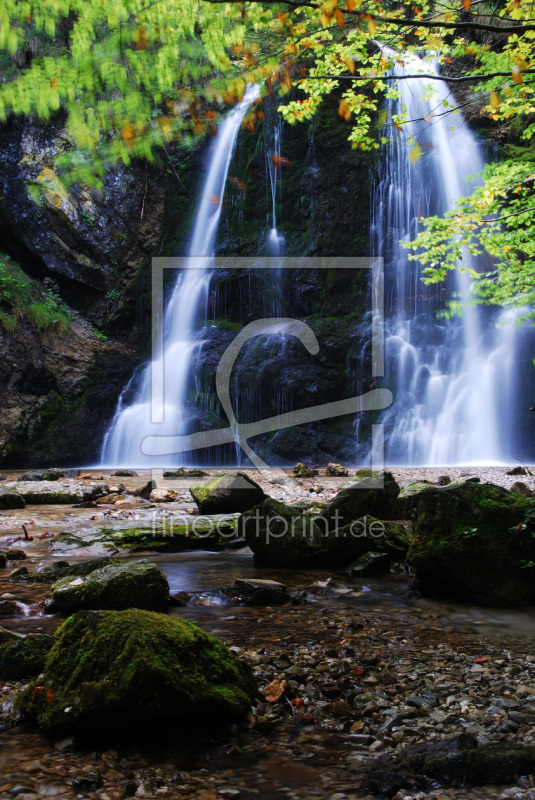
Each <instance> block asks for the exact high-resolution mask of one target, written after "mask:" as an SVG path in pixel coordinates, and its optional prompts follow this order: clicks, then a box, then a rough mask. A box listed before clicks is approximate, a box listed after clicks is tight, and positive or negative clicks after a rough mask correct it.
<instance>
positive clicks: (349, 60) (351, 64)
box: [345, 56, 355, 75]
mask: <svg viewBox="0 0 535 800" xmlns="http://www.w3.org/2000/svg"><path fill="white" fill-rule="evenodd" d="M345 64H346V67H347V69H348V70H349V72H350V73H351V74H352V75H353V73H354V72H355V62H354V61H353V59H352V58H351V56H346V57H345Z"/></svg>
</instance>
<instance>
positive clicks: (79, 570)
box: [9, 558, 119, 583]
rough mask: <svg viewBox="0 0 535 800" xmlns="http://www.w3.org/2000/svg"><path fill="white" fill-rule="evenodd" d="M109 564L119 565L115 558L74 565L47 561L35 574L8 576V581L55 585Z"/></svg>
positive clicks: (66, 562)
mask: <svg viewBox="0 0 535 800" xmlns="http://www.w3.org/2000/svg"><path fill="white" fill-rule="evenodd" d="M109 564H115V565H119V561H117V559H116V558H92V559H90V560H89V561H79V562H78V563H76V564H69V562H68V561H64V560H60V561H49V562H48V563H45V564H43V565H42V566H40V567H38V569H37V572H28V571H26V572H19V573H18V574H16V575H14V574H13V573H11V574H10V576H9V578H10V580H15V581H19V582H21V583H55V582H56V581H59V580H60V579H61V578H67V577H70V578H78V577H82V578H84V577H85V576H86V575H89V574H90V573H91V572H95V570H97V569H102V567H107V566H108V565H109Z"/></svg>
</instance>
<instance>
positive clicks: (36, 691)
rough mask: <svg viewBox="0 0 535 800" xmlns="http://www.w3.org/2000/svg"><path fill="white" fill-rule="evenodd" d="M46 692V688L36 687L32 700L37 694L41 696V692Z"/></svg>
mask: <svg viewBox="0 0 535 800" xmlns="http://www.w3.org/2000/svg"><path fill="white" fill-rule="evenodd" d="M44 690H45V687H44V686H35V687H34V690H33V692H32V700H33V698H34V697H35V696H36V695H37V694H39V692H44Z"/></svg>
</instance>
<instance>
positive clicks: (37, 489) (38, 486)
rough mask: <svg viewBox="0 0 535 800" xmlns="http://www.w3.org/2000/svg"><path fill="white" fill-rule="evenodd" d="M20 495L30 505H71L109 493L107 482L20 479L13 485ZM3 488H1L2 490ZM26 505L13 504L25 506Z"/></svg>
mask: <svg viewBox="0 0 535 800" xmlns="http://www.w3.org/2000/svg"><path fill="white" fill-rule="evenodd" d="M13 488H14V490H15V492H16V493H17V495H18V496H19V497H21V498H22V499H23V501H24V502H25V503H27V504H28V505H70V504H72V503H85V502H89V501H91V500H96V499H97V498H99V497H102V496H103V495H106V494H108V493H109V487H108V485H107V484H106V483H100V482H99V483H95V484H93V486H87V485H84V484H83V483H81V482H75V481H68V482H67V481H61V480H54V481H35V482H34V481H20V482H19V483H17V484H15V486H14V487H13ZM1 491H2V489H1V488H0V492H1ZM23 507H24V506H20V505H19V506H12V508H23Z"/></svg>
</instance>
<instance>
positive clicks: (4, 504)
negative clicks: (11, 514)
mask: <svg viewBox="0 0 535 800" xmlns="http://www.w3.org/2000/svg"><path fill="white" fill-rule="evenodd" d="M25 506H26V502H25V500H24V498H23V497H21V495H20V494H17V492H14V491H13V489H7V488H6V487H5V486H0V508H1V509H2V510H4V509H5V510H9V509H12V508H25Z"/></svg>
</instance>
